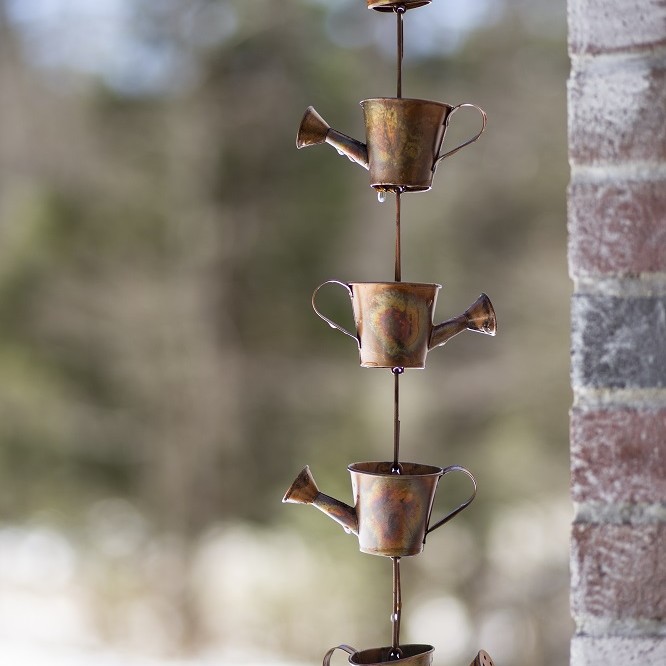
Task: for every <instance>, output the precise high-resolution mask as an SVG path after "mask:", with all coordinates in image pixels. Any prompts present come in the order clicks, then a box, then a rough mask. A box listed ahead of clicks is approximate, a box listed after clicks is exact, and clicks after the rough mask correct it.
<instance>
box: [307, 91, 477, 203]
mask: <svg viewBox="0 0 666 666" xmlns="http://www.w3.org/2000/svg"><path fill="white" fill-rule="evenodd" d="M361 106H362V107H363V113H364V116H365V131H366V137H367V139H366V141H367V143H361V142H360V141H357V140H356V139H352V138H351V137H349V136H347V135H346V134H343V133H342V132H338V131H337V130H334V129H333V128H331V127H330V126H329V125H328V123H327V122H326V121H325V120H324V119H323V118H322V117H321V116H320V115H319V114H318V113H317V112H316V111H315V110H314V108H313V107H311V106H310V107H308V109H307V110H306V112H305V115H304V116H303V120H302V121H301V125H300V127H299V129H298V134H297V136H296V147H297V148H305V147H307V146H314V145H317V144H320V143H328V144H330V145H331V146H333V147H334V148H336V149H337V151H338V152H339V153H340V154H341V155H346V156H347V157H348V158H349V159H350V160H351V161H352V162H356V163H357V164H360V165H361V166H362V167H364V168H365V169H368V170H369V171H370V184H371V185H372V187H374V188H375V189H376V190H379V191H383V192H387V191H390V192H423V191H425V190H429V189H430V188H431V187H432V178H433V175H434V173H435V169H436V168H437V165H438V164H439V163H440V162H441V161H442V160H443V159H444V158H446V157H450V156H451V155H454V154H455V153H457V152H458V151H459V150H460V149H461V148H464V147H465V146H468V145H469V144H471V143H474V142H475V141H476V140H477V139H478V138H479V137H480V136H481V134H482V133H483V131H484V130H485V128H486V114H485V112H484V111H483V109H481V108H480V107H478V106H476V104H467V103H465V104H458V105H457V106H451V105H450V104H444V103H443V102H431V101H429V100H424V99H407V98H403V97H378V98H375V99H366V100H363V101H362V102H361ZM463 107H472V108H474V109H476V110H477V111H478V112H479V113H480V114H481V119H482V125H481V129H480V130H479V131H478V132H477V133H476V134H475V135H474V136H473V137H471V138H470V139H468V140H467V141H464V142H463V143H461V144H460V145H459V146H456V147H455V148H453V149H452V150H449V151H447V152H445V153H443V154H441V155H440V153H439V151H440V148H441V145H442V142H443V141H444V135H445V133H446V130H447V128H448V126H449V122H450V120H451V117H452V116H453V114H454V113H456V112H457V111H459V110H460V109H462V108H463Z"/></svg>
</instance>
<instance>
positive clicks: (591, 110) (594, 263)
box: [568, 0, 666, 666]
mask: <svg viewBox="0 0 666 666" xmlns="http://www.w3.org/2000/svg"><path fill="white" fill-rule="evenodd" d="M568 10H569V51H570V56H571V77H570V80H569V157H570V164H571V183H570V187H569V270H570V274H571V278H572V279H573V281H574V295H573V298H572V366H571V378H572V386H573V391H574V405H573V408H572V411H571V492H572V498H573V501H574V506H575V517H574V524H573V526H572V534H571V586H572V588H571V609H572V614H573V616H574V619H575V622H576V634H575V636H574V637H573V640H572V645H571V664H572V666H602V665H603V666H633V665H635V666H638V665H639V664H640V666H645V665H647V664H650V665H652V664H654V665H655V666H656V665H657V664H666V0H568Z"/></svg>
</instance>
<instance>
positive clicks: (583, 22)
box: [568, 0, 666, 54]
mask: <svg viewBox="0 0 666 666" xmlns="http://www.w3.org/2000/svg"><path fill="white" fill-rule="evenodd" d="M568 13H569V50H570V52H571V53H572V54H583V53H589V54H596V53H612V52H616V51H627V50H634V49H640V48H650V47H654V46H658V45H663V44H666V29H665V28H664V26H665V25H666V5H664V2H663V0H569V3H568Z"/></svg>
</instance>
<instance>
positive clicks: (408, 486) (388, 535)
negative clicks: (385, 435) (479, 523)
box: [282, 462, 476, 557]
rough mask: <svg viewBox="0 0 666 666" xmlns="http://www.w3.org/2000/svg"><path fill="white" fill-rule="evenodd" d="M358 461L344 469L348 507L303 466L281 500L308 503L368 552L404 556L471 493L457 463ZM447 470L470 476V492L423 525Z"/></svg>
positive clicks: (413, 552)
mask: <svg viewBox="0 0 666 666" xmlns="http://www.w3.org/2000/svg"><path fill="white" fill-rule="evenodd" d="M392 467H393V464H392V463H391V462H359V463H354V464H352V465H349V467H348V468H347V469H348V470H349V473H350V474H351V482H352V493H353V496H354V500H355V504H354V507H351V506H349V505H347V504H345V503H344V502H340V501H339V500H336V499H334V498H332V497H329V496H328V495H324V494H323V493H321V492H320V491H319V489H318V488H317V486H316V484H315V482H314V479H313V477H312V474H311V473H310V470H309V468H308V467H306V468H305V469H304V470H303V471H302V472H301V473H300V474H299V475H298V477H297V478H296V480H295V481H294V483H293V484H292V485H291V487H290V488H289V490H288V491H287V492H286V493H285V496H284V498H283V500H282V501H283V502H292V503H296V504H312V505H314V506H315V507H317V508H318V509H319V510H320V511H322V512H324V513H325V514H326V515H328V516H329V517H330V518H332V519H333V520H335V521H336V522H337V523H339V524H340V525H342V526H343V527H344V529H345V531H347V532H350V533H353V534H356V535H357V536H358V541H359V549H360V550H361V552H363V553H368V554H370V555H381V556H383V557H407V556H410V555H418V554H419V553H420V552H421V551H422V550H423V544H424V543H425V539H426V535H427V534H429V533H430V532H432V531H433V530H436V529H437V528H438V527H441V526H442V525H444V523H446V522H448V521H449V520H451V518H453V517H454V516H456V515H457V514H458V513H460V512H461V511H462V510H463V509H465V508H466V507H467V506H469V505H470V504H471V502H472V500H473V499H474V497H475V495H476V480H475V479H474V477H473V476H472V474H471V473H470V472H469V471H468V470H467V469H465V468H464V467H461V466H460V465H451V466H450V467H446V468H444V469H442V468H441V467H434V466H432V465H421V464H418V463H407V462H401V463H400V472H399V473H395V472H392V471H391V469H392ZM450 472H463V473H464V474H466V475H467V476H468V477H469V478H470V479H471V481H472V484H473V487H474V488H473V492H472V494H471V495H470V496H469V497H468V498H467V499H466V500H465V501H464V502H463V503H462V504H460V505H459V506H458V507H457V508H455V509H454V510H453V511H450V512H449V513H448V514H447V515H446V516H444V518H442V519H441V520H439V521H438V522H436V523H435V524H434V525H431V526H429V522H430V517H431V516H430V514H431V512H432V504H433V501H434V499H435V491H436V490H437V484H438V483H439V480H440V478H441V477H442V476H444V475H446V474H449V473H450Z"/></svg>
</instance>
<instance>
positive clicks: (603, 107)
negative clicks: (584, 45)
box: [569, 58, 666, 167]
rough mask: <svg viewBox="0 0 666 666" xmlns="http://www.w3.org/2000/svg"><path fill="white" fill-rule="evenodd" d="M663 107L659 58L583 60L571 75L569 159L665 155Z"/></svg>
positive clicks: (665, 70) (663, 66)
mask: <svg viewBox="0 0 666 666" xmlns="http://www.w3.org/2000/svg"><path fill="white" fill-rule="evenodd" d="M665 108H666V63H665V62H664V60H663V59H661V60H658V59H655V60H650V59H644V58H643V59H641V58H610V59H607V58H599V59H593V60H590V61H585V64H584V65H581V66H580V68H579V69H578V70H574V71H572V74H571V77H570V79H569V157H570V160H571V162H572V164H573V165H577V164H586V165H604V164H623V163H626V162H627V161H638V162H646V161H647V162H662V161H666V123H665V122H664V109H665ZM625 167H626V165H625Z"/></svg>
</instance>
